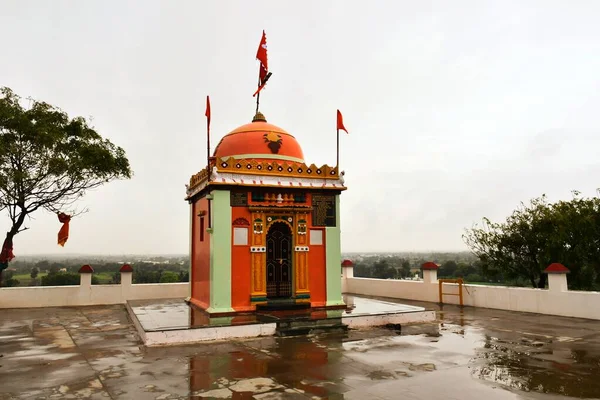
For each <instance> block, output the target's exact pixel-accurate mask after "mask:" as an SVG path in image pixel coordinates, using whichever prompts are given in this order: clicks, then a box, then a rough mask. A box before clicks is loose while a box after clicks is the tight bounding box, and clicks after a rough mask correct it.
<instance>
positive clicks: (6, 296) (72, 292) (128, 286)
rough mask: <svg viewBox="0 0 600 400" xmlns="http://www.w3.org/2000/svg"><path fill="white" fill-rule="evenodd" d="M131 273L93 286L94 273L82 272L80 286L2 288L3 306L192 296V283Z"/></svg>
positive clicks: (24, 306) (85, 304)
mask: <svg viewBox="0 0 600 400" xmlns="http://www.w3.org/2000/svg"><path fill="white" fill-rule="evenodd" d="M131 274H132V273H131V272H121V283H120V284H115V285H92V284H91V278H92V276H91V275H92V274H90V273H82V274H81V282H80V284H79V285H78V286H73V285H72V286H32V287H10V288H0V308H30V307H66V306H92V305H106V304H125V303H126V302H127V300H144V299H172V298H184V297H187V296H188V295H189V283H187V282H184V283H148V284H137V285H133V284H132V283H131Z"/></svg>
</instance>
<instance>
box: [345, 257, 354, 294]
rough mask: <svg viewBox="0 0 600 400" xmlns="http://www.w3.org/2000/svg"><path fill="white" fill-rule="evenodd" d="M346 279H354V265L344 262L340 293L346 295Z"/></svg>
mask: <svg viewBox="0 0 600 400" xmlns="http://www.w3.org/2000/svg"><path fill="white" fill-rule="evenodd" d="M348 278H354V263H353V262H352V261H350V260H344V261H342V293H348Z"/></svg>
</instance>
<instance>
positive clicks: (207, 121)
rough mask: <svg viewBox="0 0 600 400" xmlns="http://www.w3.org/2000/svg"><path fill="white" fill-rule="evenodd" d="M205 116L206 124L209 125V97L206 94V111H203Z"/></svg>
mask: <svg viewBox="0 0 600 400" xmlns="http://www.w3.org/2000/svg"><path fill="white" fill-rule="evenodd" d="M204 115H205V116H206V124H207V126H208V127H210V98H209V97H208V96H206V112H205V113H204Z"/></svg>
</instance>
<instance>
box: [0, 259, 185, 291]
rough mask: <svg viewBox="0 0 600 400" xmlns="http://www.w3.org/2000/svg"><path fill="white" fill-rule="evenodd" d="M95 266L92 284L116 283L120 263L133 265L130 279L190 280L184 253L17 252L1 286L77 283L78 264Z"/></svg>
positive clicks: (119, 276)
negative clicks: (100, 254) (23, 253)
mask: <svg viewBox="0 0 600 400" xmlns="http://www.w3.org/2000/svg"><path fill="white" fill-rule="evenodd" d="M85 264H89V265H91V266H92V268H93V269H94V274H93V275H92V284H103V285H104V284H118V283H120V282H121V274H120V272H119V269H120V268H121V267H122V266H123V264H130V265H131V266H132V268H133V283H171V282H188V281H189V258H188V256H187V255H160V256H143V255H117V256H104V255H103V256H99V255H97V256H92V255H82V254H77V255H75V254H73V255H59V256H57V255H35V256H20V257H18V258H15V259H14V260H13V261H12V262H11V263H10V268H8V269H7V270H5V271H4V272H3V274H2V280H3V282H2V286H13V287H14V286H62V285H78V284H79V273H78V271H79V268H81V266H82V265H85Z"/></svg>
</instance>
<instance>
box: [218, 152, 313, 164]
mask: <svg viewBox="0 0 600 400" xmlns="http://www.w3.org/2000/svg"><path fill="white" fill-rule="evenodd" d="M230 158H235V159H236V160H244V159H252V158H264V159H271V160H281V161H292V162H295V163H300V164H304V160H303V159H301V158H298V157H292V156H280V155H278V154H238V155H235V156H228V157H223V159H230Z"/></svg>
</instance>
